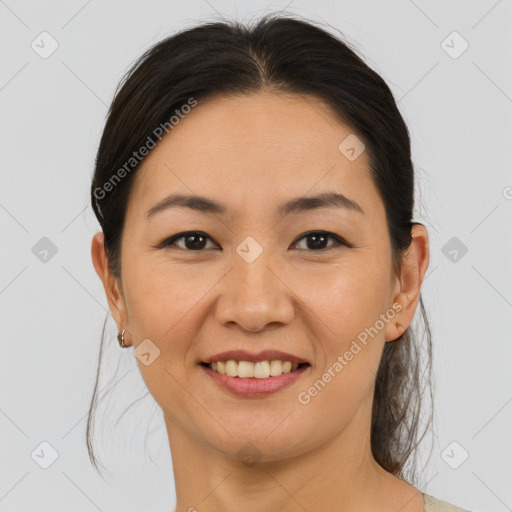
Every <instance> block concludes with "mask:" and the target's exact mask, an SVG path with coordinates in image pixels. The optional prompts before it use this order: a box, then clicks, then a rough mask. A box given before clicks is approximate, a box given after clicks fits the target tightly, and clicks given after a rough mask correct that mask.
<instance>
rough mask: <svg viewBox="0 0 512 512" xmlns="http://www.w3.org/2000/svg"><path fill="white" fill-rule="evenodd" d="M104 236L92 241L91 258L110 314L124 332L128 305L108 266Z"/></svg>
mask: <svg viewBox="0 0 512 512" xmlns="http://www.w3.org/2000/svg"><path fill="white" fill-rule="evenodd" d="M104 240H105V238H104V234H103V232H102V231H99V232H98V233H96V234H95V235H94V237H93V239H92V244H91V257H92V263H93V265H94V268H95V270H96V273H97V274H98V276H99V278H100V279H101V281H102V283H103V287H104V289H105V294H106V296H107V300H108V305H109V308H110V312H111V313H112V316H113V317H114V320H115V322H116V324H117V329H118V330H119V331H122V330H123V329H124V326H126V325H127V315H126V305H125V301H124V297H123V294H122V292H121V288H122V287H120V286H119V283H118V279H117V278H116V277H115V276H114V275H113V274H112V272H111V271H110V268H109V266H108V257H107V254H106V251H105V245H104Z"/></svg>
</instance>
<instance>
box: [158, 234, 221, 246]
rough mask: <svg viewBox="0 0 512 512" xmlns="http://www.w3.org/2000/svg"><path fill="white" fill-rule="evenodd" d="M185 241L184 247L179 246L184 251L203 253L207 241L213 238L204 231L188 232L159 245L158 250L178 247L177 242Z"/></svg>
mask: <svg viewBox="0 0 512 512" xmlns="http://www.w3.org/2000/svg"><path fill="white" fill-rule="evenodd" d="M181 239H183V241H184V245H185V246H184V247H183V246H181V245H178V247H181V248H182V249H187V250H190V251H201V250H202V249H205V241H207V240H210V241H211V238H210V237H209V236H208V235H207V234H206V233H203V232H202V231H186V232H184V233H178V234H177V235H174V236H171V238H168V239H167V240H164V241H163V242H162V243H161V244H159V245H157V246H156V247H157V249H161V248H163V247H168V246H170V245H177V244H176V243H175V242H176V241H177V240H181Z"/></svg>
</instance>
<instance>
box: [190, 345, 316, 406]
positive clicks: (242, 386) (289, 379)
mask: <svg viewBox="0 0 512 512" xmlns="http://www.w3.org/2000/svg"><path fill="white" fill-rule="evenodd" d="M221 355H222V354H221ZM222 360H223V359H221V361H222ZM246 360H247V359H245V361H246ZM213 362H215V361H213ZM199 367H200V368H202V369H203V371H205V372H206V373H207V374H208V375H209V376H210V378H212V379H213V380H214V381H215V382H216V383H217V384H219V385H220V386H221V387H222V388H223V389H226V390H228V391H230V392H231V393H233V394H235V395H237V396H241V397H244V398H259V397H264V396H268V395H270V394H272V393H276V392H277V391H280V390H282V389H284V388H286V387H288V386H291V385H292V384H293V383H294V382H296V381H297V379H300V378H301V376H302V375H304V373H305V372H307V371H308V370H309V369H310V368H311V365H308V366H304V367H302V368H298V369H297V370H294V371H293V372H288V373H282V374H281V375H278V376H277V377H268V378H266V379H257V378H254V377H253V378H247V379H245V378H241V377H229V376H228V375H222V374H220V373H218V372H216V371H214V370H212V369H210V368H208V367H207V366H203V365H199Z"/></svg>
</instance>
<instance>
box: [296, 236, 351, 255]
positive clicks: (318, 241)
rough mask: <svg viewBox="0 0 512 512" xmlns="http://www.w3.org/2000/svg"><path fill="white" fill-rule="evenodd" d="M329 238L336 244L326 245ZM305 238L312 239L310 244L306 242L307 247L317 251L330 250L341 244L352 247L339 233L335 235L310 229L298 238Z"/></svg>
mask: <svg viewBox="0 0 512 512" xmlns="http://www.w3.org/2000/svg"><path fill="white" fill-rule="evenodd" d="M329 238H331V239H332V240H334V244H331V245H330V246H327V247H324V245H325V242H326V241H327V240H328V239H329ZM303 239H306V240H307V239H309V240H311V243H310V244H308V243H307V242H306V249H310V250H314V251H315V252H319V251H325V250H329V249H331V248H332V247H336V246H340V245H345V246H347V247H352V246H351V245H350V244H349V243H348V242H346V241H345V240H343V238H341V237H339V236H338V235H335V234H334V233H329V232H327V231H310V232H309V233H306V234H305V235H303V236H302V237H300V238H299V239H298V240H303ZM296 244H297V242H295V243H294V244H293V245H296Z"/></svg>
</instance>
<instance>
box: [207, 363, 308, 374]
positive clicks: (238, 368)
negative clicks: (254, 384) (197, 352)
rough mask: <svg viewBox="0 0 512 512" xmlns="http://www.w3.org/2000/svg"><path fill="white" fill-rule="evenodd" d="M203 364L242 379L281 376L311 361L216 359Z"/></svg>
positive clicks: (218, 371) (213, 369)
mask: <svg viewBox="0 0 512 512" xmlns="http://www.w3.org/2000/svg"><path fill="white" fill-rule="evenodd" d="M200 364H201V366H203V367H205V368H209V369H210V370H212V371H214V372H216V373H218V374H220V375H227V376H228V377H233V378H240V379H268V378H273V377H279V376H280V375H283V374H286V373H293V372H296V371H297V370H301V369H303V368H306V367H309V366H311V365H310V364H309V363H292V362H291V361H280V360H278V359H274V360H271V361H268V360H266V361H257V362H255V363H253V362H251V361H236V360H234V359H229V360H227V361H216V362H213V363H207V362H201V363H200Z"/></svg>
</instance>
